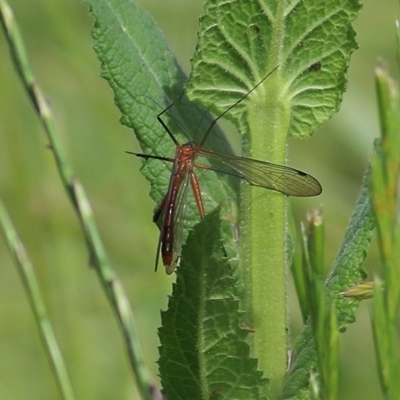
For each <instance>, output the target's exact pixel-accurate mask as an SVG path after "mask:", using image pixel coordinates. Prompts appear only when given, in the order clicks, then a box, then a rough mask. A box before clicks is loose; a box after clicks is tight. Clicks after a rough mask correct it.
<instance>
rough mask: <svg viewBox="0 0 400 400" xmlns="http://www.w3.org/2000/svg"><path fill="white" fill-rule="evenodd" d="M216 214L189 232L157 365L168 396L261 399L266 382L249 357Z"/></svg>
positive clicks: (162, 330)
mask: <svg viewBox="0 0 400 400" xmlns="http://www.w3.org/2000/svg"><path fill="white" fill-rule="evenodd" d="M218 214H219V213H218V211H215V212H212V213H210V214H208V215H207V216H206V217H205V218H204V219H203V220H202V221H201V222H200V223H199V224H198V225H196V227H195V228H194V229H193V231H191V232H190V233H189V236H188V240H187V243H186V245H185V246H184V248H183V252H182V262H181V266H180V267H179V268H178V270H177V282H176V284H174V286H173V293H172V297H171V298H170V301H169V304H168V310H167V311H163V312H162V325H163V326H162V327H161V328H160V330H159V336H160V341H161V347H160V360H159V365H160V373H161V377H162V386H163V388H164V390H165V394H166V396H167V398H169V399H174V400H178V399H182V400H187V399H191V400H196V399H209V398H213V399H214V398H215V399H227V400H233V399H238V400H239V399H243V400H252V399H254V400H260V399H262V398H263V397H262V395H261V394H260V393H261V391H262V389H261V388H262V386H264V385H265V383H266V382H265V380H264V379H263V378H262V377H261V373H260V372H259V371H257V361H256V360H255V359H252V358H250V348H249V345H248V344H247V342H246V340H247V337H248V335H250V334H251V333H249V331H248V329H243V327H242V313H241V312H240V310H239V301H238V299H237V298H236V297H235V294H234V293H235V290H234V283H235V281H234V279H233V278H232V276H231V270H230V266H229V264H228V262H227V260H226V257H225V256H224V251H223V244H222V241H221V237H220V234H219V225H220V223H221V221H220V219H219V215H218ZM204 249H206V251H205V250H204ZM212 396H213V397H212Z"/></svg>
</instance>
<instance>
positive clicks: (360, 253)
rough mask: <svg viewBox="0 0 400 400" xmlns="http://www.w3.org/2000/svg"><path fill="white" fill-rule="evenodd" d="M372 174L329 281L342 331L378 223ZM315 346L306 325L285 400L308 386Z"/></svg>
mask: <svg viewBox="0 0 400 400" xmlns="http://www.w3.org/2000/svg"><path fill="white" fill-rule="evenodd" d="M369 185H370V173H369V170H368V171H367V173H366V175H365V177H364V182H363V188H362V190H361V193H360V196H359V198H358V200H357V204H356V207H355V210H354V212H353V215H352V217H351V220H350V224H349V227H348V228H347V231H346V233H345V236H344V240H343V243H342V245H341V248H340V250H339V253H338V255H337V257H336V260H335V262H334V264H333V267H332V270H331V273H330V276H329V278H328V280H327V284H326V286H327V290H328V295H329V298H330V299H331V300H333V301H334V302H335V305H336V313H337V323H338V329H339V331H344V330H345V329H346V327H347V326H348V325H349V324H350V323H352V322H354V320H355V310H356V309H357V307H358V305H359V303H360V301H358V300H355V299H350V298H346V297H343V296H342V295H341V292H342V291H344V289H346V288H348V287H350V286H352V285H354V284H355V283H356V282H359V281H362V280H363V279H365V276H366V274H365V271H364V270H363V269H362V264H363V262H364V260H365V258H366V254H367V249H368V247H369V244H370V241H371V238H372V234H373V232H374V228H375V220H374V216H373V212H372V205H371V198H370V194H369ZM316 357H317V355H316V350H315V343H314V340H313V337H312V333H311V326H310V323H308V324H307V325H306V327H305V328H304V331H303V333H302V334H301V336H300V338H299V340H298V341H297V343H296V346H295V349H294V359H295V362H294V364H293V366H292V368H291V369H290V370H289V371H288V374H287V377H286V382H285V386H284V398H285V399H289V398H296V397H295V396H297V393H300V392H301V391H302V390H304V389H305V388H307V387H308V381H309V376H310V371H311V370H312V369H313V368H314V367H315V365H316Z"/></svg>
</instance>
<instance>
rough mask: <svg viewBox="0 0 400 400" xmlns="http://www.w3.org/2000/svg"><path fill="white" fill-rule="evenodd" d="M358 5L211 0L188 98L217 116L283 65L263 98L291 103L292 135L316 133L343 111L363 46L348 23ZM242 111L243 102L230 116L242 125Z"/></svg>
mask: <svg viewBox="0 0 400 400" xmlns="http://www.w3.org/2000/svg"><path fill="white" fill-rule="evenodd" d="M359 9H360V3H359V2H358V0H342V1H329V0H324V1H321V0H312V1H288V2H282V1H279V0H270V1H268V0H251V1H246V2H243V1H239V0H237V1H230V2H224V1H218V0H209V1H207V2H206V6H205V15H204V16H203V17H202V18H201V20H200V30H199V33H198V35H199V44H198V48H197V51H196V54H195V56H194V58H193V60H192V68H193V69H192V73H191V79H190V82H189V84H188V93H189V95H190V98H191V99H192V100H196V101H198V102H200V103H201V104H203V105H205V106H207V107H210V108H211V109H212V110H213V112H214V113H216V114H217V115H219V114H221V113H222V112H224V111H225V110H226V109H227V108H228V106H229V105H231V104H233V103H234V102H235V101H237V100H239V99H240V98H241V97H242V96H243V95H244V94H245V93H247V92H248V91H249V90H250V89H251V88H252V87H254V86H255V85H256V84H257V83H258V82H260V81H261V79H262V78H263V77H264V76H266V75H267V73H268V72H270V71H272V70H273V68H275V67H277V66H278V67H279V69H278V71H276V72H275V73H274V77H272V79H271V80H270V81H273V82H275V84H274V86H273V89H274V90H271V88H270V89H269V90H268V89H266V92H267V93H266V94H265V97H266V99H264V102H268V103H272V104H278V103H285V104H286V107H288V108H290V110H291V118H290V129H289V131H288V132H289V134H290V135H292V136H303V137H305V136H310V135H311V134H312V133H313V131H314V130H315V129H316V128H317V127H318V126H319V125H320V124H321V123H322V122H324V121H326V120H327V119H328V118H329V117H331V116H332V114H333V113H334V112H336V111H337V110H338V108H339V105H340V102H341V98H342V93H343V91H344V90H345V85H346V78H345V76H346V70H347V67H348V64H349V56H350V54H351V53H352V52H353V50H354V49H355V48H356V47H357V44H356V42H355V38H354V37H355V33H354V30H353V28H352V27H351V25H350V22H351V21H352V20H353V19H354V18H355V17H356V16H357V13H358V11H359ZM268 84H269V82H268V81H267V82H266V83H265V86H268ZM221 99H224V100H223V101H221ZM244 111H245V110H244V106H242V107H240V106H239V107H235V108H234V109H232V110H231V111H230V113H229V115H228V117H230V118H231V119H232V120H233V121H234V122H235V123H236V124H237V126H238V128H239V127H240V126H241V127H243V112H244ZM244 127H245V128H244V129H248V126H247V125H244ZM264 135H265V136H268V132H264Z"/></svg>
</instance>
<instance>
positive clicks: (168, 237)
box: [154, 142, 204, 274]
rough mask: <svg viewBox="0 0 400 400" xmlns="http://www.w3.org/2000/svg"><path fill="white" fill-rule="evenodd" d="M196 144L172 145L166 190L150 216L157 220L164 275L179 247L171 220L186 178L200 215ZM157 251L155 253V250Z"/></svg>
mask: <svg viewBox="0 0 400 400" xmlns="http://www.w3.org/2000/svg"><path fill="white" fill-rule="evenodd" d="M197 151H198V145H197V144H196V143H194V142H189V143H185V144H183V145H181V146H177V147H176V152H175V158H174V164H173V167H172V173H171V178H170V181H169V189H168V192H167V194H166V196H165V197H164V199H163V201H162V202H161V204H160V206H159V208H158V210H157V211H156V213H155V215H154V222H156V223H157V224H158V220H159V218H160V217H162V220H161V221H160V224H159V227H160V231H161V232H160V239H159V248H160V250H161V251H160V252H161V257H162V260H163V264H164V266H165V268H166V272H167V274H171V273H172V272H173V271H174V269H175V267H176V265H177V263H178V259H179V253H178V252H179V251H180V248H177V246H176V237H175V235H176V234H177V233H176V231H175V225H176V224H175V222H176V218H177V212H178V207H177V203H178V200H179V194H180V192H181V188H182V185H184V184H187V182H186V180H187V179H188V178H189V179H190V185H191V187H192V190H193V193H194V197H195V200H196V204H197V207H198V209H199V213H200V217H201V218H203V217H204V205H203V201H202V197H201V192H200V186H199V182H198V180H197V177H196V175H195V173H194V172H193V167H194V162H195V159H196V157H197ZM158 254H159V253H158Z"/></svg>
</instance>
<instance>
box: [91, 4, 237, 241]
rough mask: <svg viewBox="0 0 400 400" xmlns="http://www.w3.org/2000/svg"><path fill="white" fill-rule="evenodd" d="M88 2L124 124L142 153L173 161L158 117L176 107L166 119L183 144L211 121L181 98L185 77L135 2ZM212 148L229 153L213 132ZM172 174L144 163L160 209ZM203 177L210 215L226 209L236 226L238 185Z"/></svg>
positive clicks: (189, 213)
mask: <svg viewBox="0 0 400 400" xmlns="http://www.w3.org/2000/svg"><path fill="white" fill-rule="evenodd" d="M84 2H85V3H87V4H88V5H89V6H90V11H91V14H92V15H93V17H94V18H95V25H94V28H93V30H92V36H93V39H94V49H95V51H96V54H97V56H98V58H99V60H100V61H101V75H102V77H103V78H105V79H106V80H107V81H108V83H109V84H110V86H111V88H112V90H113V92H114V100H115V103H116V105H117V106H118V108H119V110H120V112H121V122H122V123H123V124H124V125H126V126H128V127H130V128H132V129H133V130H134V132H135V134H136V137H137V138H138V140H139V142H140V145H141V147H142V149H143V151H144V152H145V153H148V154H154V155H159V156H164V157H173V156H174V154H175V145H174V143H173V142H172V140H171V138H170V137H169V136H168V134H167V133H166V131H165V130H164V129H163V128H162V126H161V125H160V123H159V122H158V121H157V115H158V114H159V113H160V112H161V111H162V110H163V109H165V108H166V107H167V106H169V105H171V104H173V103H174V105H173V106H172V107H171V108H170V109H169V110H168V112H167V113H165V114H164V115H163V119H164V121H165V122H166V123H167V125H168V126H169V127H170V129H171V130H172V131H173V133H174V135H176V137H177V139H178V140H179V141H181V142H187V141H188V139H189V140H191V139H193V138H197V139H200V138H201V137H202V135H203V133H204V132H205V131H206V130H207V128H208V127H209V126H210V124H211V121H212V117H211V116H210V115H209V114H207V112H206V111H205V110H204V109H202V108H201V107H199V106H196V105H195V104H193V103H190V102H189V101H188V100H187V99H186V98H185V96H183V97H182V98H180V96H181V95H182V94H183V93H184V89H183V86H184V83H185V82H186V76H185V74H184V73H183V71H182V70H181V68H180V66H179V65H178V63H177V61H176V59H175V57H174V56H173V54H172V52H171V50H170V48H169V46H168V43H167V42H166V39H165V37H164V35H163V34H162V33H161V31H160V30H159V28H158V27H157V25H156V24H155V22H154V21H153V19H152V18H151V17H150V16H149V15H148V14H147V13H146V12H145V11H144V10H143V9H142V8H141V7H139V6H138V5H137V4H135V2H133V1H127V0H84ZM209 144H210V145H211V146H212V147H214V148H218V149H219V150H222V151H227V152H230V146H229V145H228V144H227V141H226V140H225V137H224V135H223V134H222V132H221V131H220V130H219V129H215V130H213V135H212V138H211V141H210V143H209ZM127 157H128V156H127ZM170 168H171V165H170V163H168V162H161V161H158V160H148V161H144V164H143V169H142V172H143V174H144V175H145V177H146V178H147V179H148V180H149V181H150V182H151V196H152V198H153V199H154V200H155V201H156V203H159V202H160V201H161V199H162V197H163V196H164V195H165V193H166V190H167V187H168V182H169V177H170V171H171V169H170ZM200 175H203V173H200ZM204 175H207V176H208V179H207V180H202V181H201V184H202V191H203V194H204V195H203V200H204V203H205V207H206V210H212V209H214V208H215V207H217V206H219V205H222V210H223V212H224V214H225V215H226V214H229V215H230V217H228V218H229V219H230V220H231V221H234V214H235V211H234V209H235V194H234V193H235V191H233V190H232V186H235V183H234V181H232V180H231V179H229V178H227V177H225V179H224V177H221V176H219V177H218V178H216V176H215V173H213V172H212V171H206V172H204ZM232 182H233V183H232ZM149 218H151V216H150V215H149ZM198 219H199V217H198V211H197V209H196V206H195V204H194V202H193V201H189V202H188V206H187V210H186V219H185V220H186V224H187V226H191V225H193V224H194V223H195V222H196V221H198ZM230 237H231V234H230V232H229V229H228V230H227V237H226V239H227V241H228V242H229V241H232V239H230ZM227 246H228V247H229V244H228V243H227ZM233 246H234V245H233V243H232V242H231V247H233Z"/></svg>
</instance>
